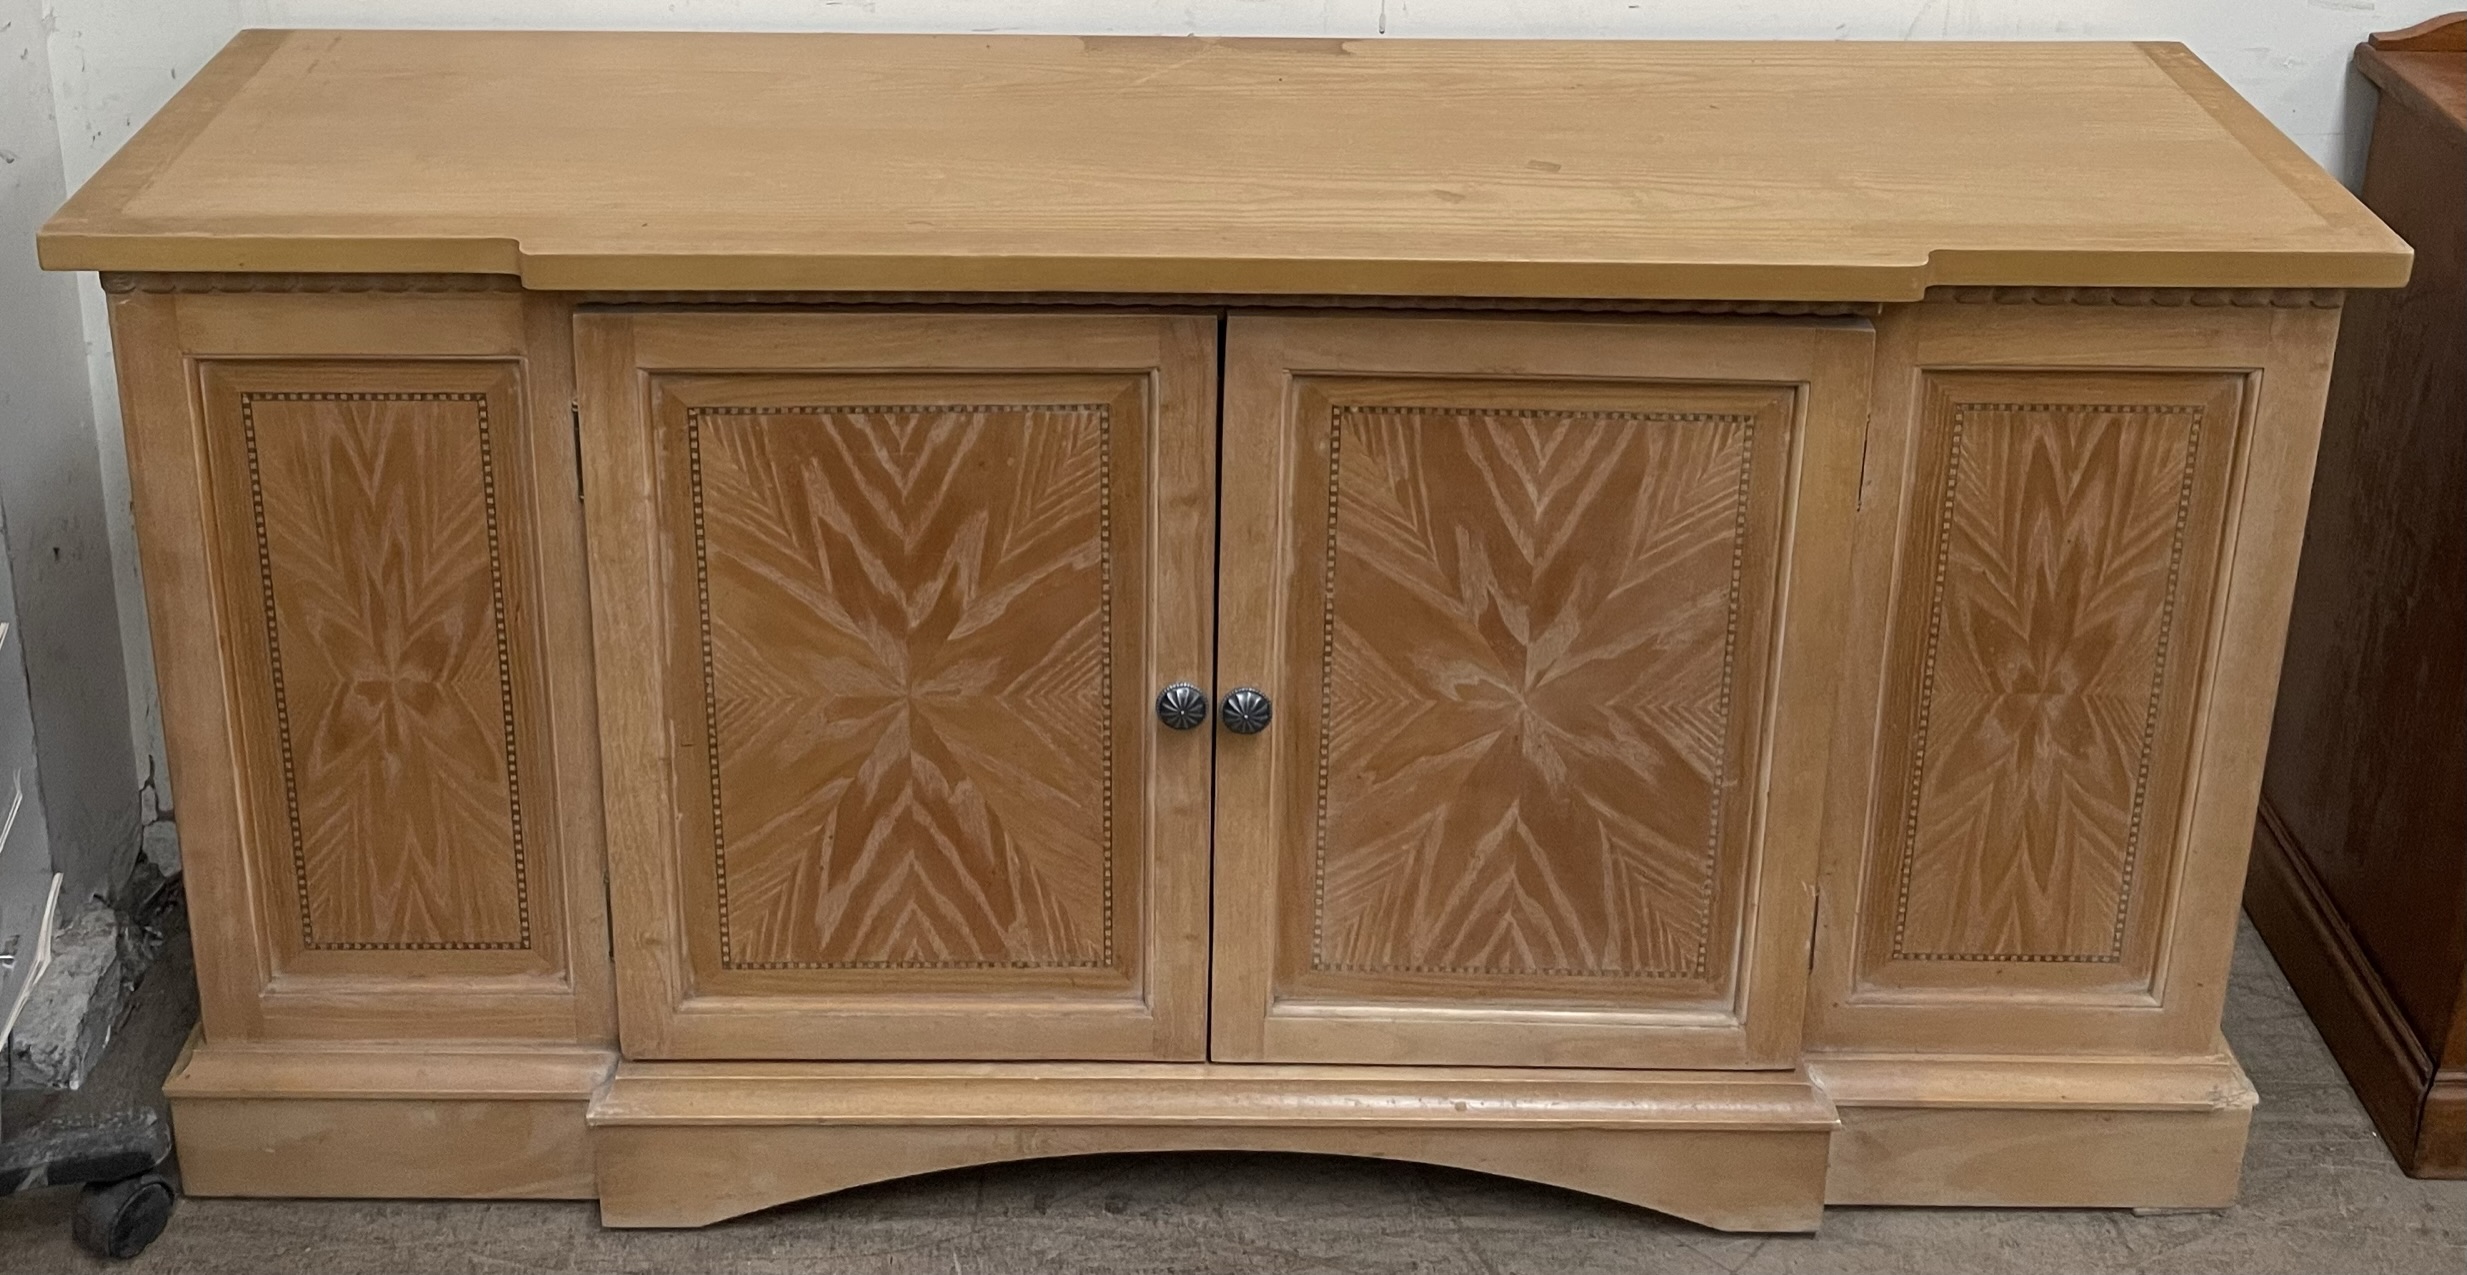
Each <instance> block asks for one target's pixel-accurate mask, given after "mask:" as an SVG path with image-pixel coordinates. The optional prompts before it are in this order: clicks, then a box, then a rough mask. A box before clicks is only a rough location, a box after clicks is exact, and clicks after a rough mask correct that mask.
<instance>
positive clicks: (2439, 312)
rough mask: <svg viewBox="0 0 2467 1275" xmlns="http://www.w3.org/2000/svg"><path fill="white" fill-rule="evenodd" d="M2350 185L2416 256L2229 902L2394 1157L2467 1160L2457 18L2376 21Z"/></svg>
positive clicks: (2350, 395)
mask: <svg viewBox="0 0 2467 1275" xmlns="http://www.w3.org/2000/svg"><path fill="white" fill-rule="evenodd" d="M2356 66H2357V69H2358V70H2360V71H2362V72H2363V73H2364V74H2365V76H2366V77H2367V78H2369V79H2370V80H2372V82H2373V83H2374V84H2375V85H2376V86H2378V88H2379V89H2380V97H2381V103H2380V109H2379V110H2378V111H2377V112H2376V113H2375V115H2374V117H2373V141H2372V148H2371V150H2370V152H2369V153H2368V156H2367V162H2366V167H2365V173H2364V190H2363V195H2364V199H2365V202H2366V204H2367V205H2368V206H2370V207H2372V208H2373V209H2374V210H2376V211H2377V212H2378V213H2379V214H2380V215H2381V216H2383V217H2386V218H2388V219H2389V222H2390V225H2391V226H2392V228H2394V229H2396V230H2398V231H2399V232H2400V233H2402V234H2404V235H2406V236H2407V239H2408V242H2410V243H2411V244H2413V245H2415V247H2416V250H2417V257H2416V272H2415V277H2414V278H2413V279H2411V280H2409V281H2408V285H2407V287H2406V288H2405V289H2404V290H2403V291H2396V292H2373V293H2366V294H2363V295H2361V296H2359V297H2358V298H2357V300H2356V304H2355V305H2354V306H2353V307H2352V309H2351V310H2350V311H2349V312H2348V314H2347V316H2346V320H2347V322H2346V327H2345V330H2344V331H2343V332H2341V334H2340V337H2339V354H2338V358H2337V360H2336V363H2335V372H2334V374H2333V376H2332V378H2331V385H2330V404H2329V412H2328V417H2327V419H2328V426H2327V428H2328V433H2327V434H2325V436H2324V437H2323V440H2322V448H2321V464H2320V466H2319V469H2318V472H2317V476H2316V478H2315V480H2314V484H2313V508H2312V522H2311V527H2310V530H2309V531H2308V532H2307V533H2306V536H2305V544H2304V565H2303V568H2302V570H2301V571H2300V572H2299V573H2298V575H2297V582H2296V603H2297V605H2296V613H2295V614H2296V619H2295V622H2294V623H2293V624H2292V625H2291V627H2290V629H2289V632H2288V638H2287V675H2286V678H2285V680H2284V681H2283V682H2282V683H2281V685H2280V688H2279V713H2278V718H2277V721H2276V724H2275V726H2274V729H2273V732H2272V738H2271V742H2270V764H2269V767H2268V769H2267V771H2266V773H2265V775H2264V782H2263V784H2262V816H2261V821H2260V826H2259V828H2258V829H2257V830H2256V834H2255V839H2254V843H2253V873H2252V878H2251V881H2250V882H2249V883H2248V884H2247V886H2246V888H2245V907H2246V910H2247V911H2249V912H2251V913H2252V916H2253V924H2254V926H2255V927H2256V928H2258V929H2259V930H2260V931H2261V934H2262V937H2263V938H2265V939H2267V940H2269V942H2270V950H2271V951H2272V952H2273V953H2275V954H2276V955H2277V956H2278V960H2279V964H2280V965H2281V966H2282V967H2284V968H2285V969H2286V971H2287V978H2288V981H2289V982H2290V983H2293V984H2294V985H2295V989H2296V993H2297V995H2299V996H2301V997H2302V998H2303V1000H2304V1004H2305V1008H2306V1009H2307V1010H2308V1011H2310V1012H2311V1014H2312V1016H2313V1021H2314V1022H2315V1023H2316V1024H2317V1025H2318V1026H2320V1028H2321V1034H2322V1038H2323V1039H2324V1040H2326V1041H2328V1042H2329V1044H2330V1050H2331V1052H2332V1053H2333V1054H2335V1055H2337V1056H2338V1060H2339V1065H2340V1066H2341V1067H2343V1068H2345V1070H2346V1072H2347V1077H2348V1080H2349V1081H2350V1082H2351V1083H2353V1084H2354V1086H2355V1090H2356V1095H2357V1097H2359V1098H2361V1099H2363V1101H2364V1107H2365V1110H2366V1111H2368V1112H2371V1113H2372V1117H2373V1123H2374V1124H2375V1125H2376V1126H2378V1127H2379V1128H2380V1130H2381V1136H2382V1140H2383V1141H2384V1142H2385V1143H2386V1144H2387V1145H2388V1146H2389V1148H2390V1152H2391V1154H2392V1155H2394V1156H2396V1157H2397V1158H2398V1161H2399V1163H2400V1164H2401V1165H2403V1166H2405V1167H2406V1169H2407V1171H2408V1172H2410V1173H2414V1174H2417V1175H2420V1176H2426V1177H2451V1178H2455V1177H2463V1176H2467V790H2462V788H2461V786H2460V776H2461V775H2462V774H2467V587H2462V580H2467V534H2463V533H2467V522H2463V521H2462V516H2461V515H2462V511H2467V185H2463V184H2462V179H2467V14H2453V15H2451V16H2450V17H2448V18H2446V19H2435V20H2434V21H2431V22H2427V23H2424V24H2423V25H2421V26H2418V27H2415V28H2413V29H2410V30H2407V31H2397V32H2391V33H2388V34H2385V35H2376V36H2374V37H2373V38H2372V40H2371V42H2370V43H2369V44H2368V45H2366V46H2365V47H2363V48H2361V49H2359V50H2357V52H2356Z"/></svg>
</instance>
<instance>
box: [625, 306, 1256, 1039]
mask: <svg viewBox="0 0 2467 1275" xmlns="http://www.w3.org/2000/svg"><path fill="white" fill-rule="evenodd" d="M1214 329H1215V324H1214V322H1213V321H1207V320H1197V319H1189V318H1173V319H1166V318H1134V317H1112V316H1083V315H1044V316H1007V317H1005V316H983V315H979V316H927V315H901V316H894V315H714V314H684V315H657V316H655V315H631V314H603V315H587V316H585V317H584V318H583V320H582V321H581V325H580V328H579V331H580V332H581V334H582V350H583V362H584V366H585V373H584V377H583V379H584V380H585V382H586V389H585V393H584V398H583V404H582V409H583V412H582V419H583V431H584V447H585V453H586V456H587V457H590V458H591V461H592V464H593V465H594V466H595V467H596V468H595V469H594V471H593V472H592V475H591V477H590V488H591V490H592V491H593V492H594V493H595V494H594V495H593V496H592V497H591V498H590V506H591V508H592V511H593V518H594V522H593V527H592V535H593V538H594V542H595V543H594V550H595V552H596V553H598V554H600V555H601V557H600V559H599V560H600V562H601V563H602V565H601V566H600V567H599V568H598V569H596V570H595V573H594V581H595V587H594V601H595V604H597V605H598V606H599V607H600V642H601V653H602V661H601V665H600V672H601V678H602V680H601V704H602V721H603V722H604V723H605V732H606V734H605V736H604V739H605V744H606V748H607V754H606V756H607V764H608V765H609V766H610V768H611V771H612V773H613V774H615V775H617V776H622V778H615V779H612V784H614V785H621V786H622V790H621V791H620V790H619V789H618V788H615V787H612V803H614V804H612V808H611V812H610V825H611V841H610V858H611V864H612V872H613V878H614V879H613V883H612V884H613V891H612V892H613V897H614V898H615V900H616V911H617V916H618V921H619V925H620V928H621V929H626V930H628V931H629V932H631V933H634V934H637V935H640V936H642V939H643V941H642V943H641V945H640V946H639V947H638V948H637V949H636V950H634V951H633V952H631V953H629V952H628V951H626V950H624V949H622V948H621V949H620V952H619V958H618V969H619V977H620V981H621V983H622V984H623V987H622V995H621V997H620V1004H621V1006H622V1007H623V1011H624V1016H625V1031H626V1033H627V1041H628V1045H629V1048H630V1049H631V1050H632V1051H633V1052H634V1053H635V1054H636V1055H637V1056H652V1057H657V1056H685V1057H697V1056H699V1057H916V1056H923V1057H994V1058H1004V1057H1053V1056H1057V1055H1063V1056H1067V1055H1071V1054H1082V1053H1084V1054H1087V1055H1089V1056H1097V1057H1133V1058H1140V1057H1158V1056H1164V1057H1189V1056H1195V1055H1196V1053H1197V1051H1198V1048H1199V1045H1198V1036H1199V1032H1200V1027H1201V1019H1200V1015H1201V1014H1202V1013H1203V1012H1204V1006H1203V1005H1202V1003H1201V997H1202V995H1203V993H1202V991H1201V982H1200V980H1201V978H1202V977H1203V971H1204V970H1205V968H1206V961H1207V951H1206V916H1207V900H1206V897H1205V883H1206V880H1207V871H1208V857H1207V844H1206V838H1205V833H1204V830H1205V827H1206V807H1205V793H1206V791H1207V783H1208V779H1207V762H1208V753H1207V738H1206V735H1205V733H1204V732H1202V733H1199V734H1197V735H1193V734H1191V733H1188V732H1174V731H1167V730H1165V729H1164V728H1163V727H1161V726H1160V725H1158V724H1157V722H1156V719H1155V715H1154V713H1153V711H1152V709H1151V707H1150V701H1151V699H1152V698H1153V697H1154V695H1155V693H1156V690H1157V688H1159V687H1161V686H1162V685H1164V684H1165V683H1166V682H1169V681H1175V680H1189V681H1197V682H1200V683H1203V684H1204V683H1206V682H1207V680H1208V672H1207V666H1206V656H1205V652H1206V649H1207V647H1206V642H1205V640H1204V638H1205V635H1206V633H1207V631H1208V623H1209V615H1208V613H1207V606H1206V599H1207V594H1206V579H1205V571H1206V566H1205V564H1206V563H1207V561H1208V554H1209V546H1210V542H1209V536H1210V534H1211V533H1212V531H1213V518H1212V513H1213V509H1212V506H1213V493H1214V484H1213V481H1212V474H1211V471H1210V469H1209V467H1208V466H1207V464H1206V463H1205V462H1204V460H1203V461H1201V462H1200V463H1197V464H1194V463H1192V462H1193V460H1194V459H1195V457H1199V456H1212V454H1213V448H1212V447H1211V446H1209V443H1210V440H1209V439H1208V437H1207V435H1206V434H1205V432H1204V422H1205V417H1204V415H1203V413H1204V411H1205V405H1206V404H1207V403H1208V402H1209V401H1210V400H1212V399H1213V387H1212V382H1211V380H1210V378H1211V375H1212V373H1213V369H1214V358H1213V354H1212V346H1213V336H1214ZM1203 448H1205V449H1206V450H1205V452H1202V450H1201V449H1203ZM603 586H604V587H603ZM638 626H639V633H640V635H639V636H638V637H637V636H624V635H631V634H634V633H636V631H637V627H638ZM633 803H641V805H642V810H641V812H640V813H634V812H633ZM619 807H624V808H625V809H624V811H623V812H622V813H621V812H620V810H619Z"/></svg>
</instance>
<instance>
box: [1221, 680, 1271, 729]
mask: <svg viewBox="0 0 2467 1275" xmlns="http://www.w3.org/2000/svg"><path fill="white" fill-rule="evenodd" d="M1275 711H1276V706H1275V705H1273V704H1270V703H1269V702H1268V697H1267V696H1266V695H1263V694H1261V693H1260V692H1259V690H1258V688H1256V687H1250V686H1241V687H1236V688H1234V692H1233V694H1231V695H1228V696H1226V697H1225V702H1224V703H1223V704H1221V705H1219V706H1218V708H1217V720H1219V721H1221V722H1223V723H1225V729H1227V730H1229V731H1232V732H1233V733H1234V734H1236V735H1256V734H1258V733H1259V732H1261V731H1263V730H1266V729H1268V718H1269V717H1270V716H1272V715H1274V713H1275Z"/></svg>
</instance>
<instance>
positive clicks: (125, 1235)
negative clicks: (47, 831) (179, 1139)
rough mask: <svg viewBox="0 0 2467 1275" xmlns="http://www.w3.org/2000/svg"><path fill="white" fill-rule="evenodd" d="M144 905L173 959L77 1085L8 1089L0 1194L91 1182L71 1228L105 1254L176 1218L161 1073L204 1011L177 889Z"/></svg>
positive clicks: (132, 1245) (1, 1129) (141, 991)
mask: <svg viewBox="0 0 2467 1275" xmlns="http://www.w3.org/2000/svg"><path fill="white" fill-rule="evenodd" d="M154 894H155V896H156V897H154V898H151V899H149V900H147V902H146V903H145V904H142V905H140V907H139V909H138V911H139V912H140V914H141V915H140V919H139V920H138V921H137V922H136V923H137V924H141V925H144V926H146V927H148V928H149V929H150V930H154V931H156V932H157V933H160V934H162V935H163V936H165V937H166V938H167V939H168V940H169V942H168V945H167V949H166V951H165V953H164V956H165V959H161V960H157V961H155V962H153V963H152V965H151V966H150V967H149V968H148V969H147V970H146V973H145V975H144V977H143V979H142V980H141V981H140V983H139V984H138V986H137V987H136V988H135V989H134V990H133V991H132V992H131V994H130V996H129V998H128V1000H127V1001H126V1004H127V1006H128V1008H127V1010H126V1012H125V1015H124V1016H123V1017H122V1018H121V1020H120V1022H119V1023H118V1024H117V1025H116V1027H115V1029H114V1030H113V1032H112V1035H111V1041H110V1043H109V1044H108V1045H107V1046H106V1047H105V1048H104V1051H103V1056H102V1058H101V1059H100V1060H99V1061H98V1062H96V1064H95V1065H94V1069H93V1070H92V1071H91V1072H89V1073H88V1074H87V1075H86V1078H85V1083H84V1084H83V1085H81V1086H80V1087H78V1088H76V1089H73V1090H39V1091H38V1090H13V1091H10V1092H8V1093H7V1094H6V1095H5V1096H4V1097H0V1108H4V1109H5V1114H4V1115H0V1196H5V1195H12V1194H15V1193H17V1192H20V1191H31V1190H34V1189H36V1188H38V1187H46V1186H78V1187H81V1188H83V1190H82V1192H81V1194H80V1195H79V1197H78V1200H77V1207H76V1209H75V1211H74V1212H73V1213H72V1214H71V1215H70V1220H69V1233H70V1235H71V1236H72V1237H73V1238H75V1239H76V1241H77V1244H78V1246H79V1247H81V1248H83V1249H85V1250H86V1251H87V1252H89V1253H92V1254H94V1255H95V1256H97V1257H102V1258H111V1259H126V1258H131V1257H135V1256H137V1255H138V1254H139V1253H142V1252H144V1251H145V1248H146V1246H147V1245H148V1244H151V1243H153V1242H154V1240H155V1237H157V1236H159V1235H161V1234H162V1233H163V1228H164V1227H165V1226H166V1225H167V1224H169V1222H170V1221H171V1214H172V1210H173V1208H174V1207H176V1206H177V1204H178V1201H179V1193H178V1191H177V1189H176V1188H175V1186H174V1185H173V1182H172V1179H171V1177H170V1176H169V1172H168V1171H169V1167H170V1161H171V1117H170V1113H169V1111H168V1110H167V1108H166V1107H165V1105H164V1102H163V1076H164V1075H165V1074H166V1073H167V1072H168V1071H169V1070H170V1067H171V1059H172V1057H173V1056H174V1054H176V1052H177V1051H178V1049H179V1046H180V1043H181V1041H183V1040H184V1039H185V1038H186V1037H187V1034H188V1029H189V1025H190V1024H191V1023H193V1022H195V1021H196V1013H197V1011H196V1002H195V981H194V975H193V974H192V973H191V972H190V968H189V960H188V948H187V935H186V929H187V926H186V920H185V917H184V916H183V915H182V914H181V912H180V909H179V894H178V891H177V890H176V889H167V888H159V887H158V889H157V890H156V891H155V892H154Z"/></svg>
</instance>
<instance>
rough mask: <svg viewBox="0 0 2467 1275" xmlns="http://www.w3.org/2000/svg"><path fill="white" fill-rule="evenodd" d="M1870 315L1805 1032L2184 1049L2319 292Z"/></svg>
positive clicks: (2039, 1047)
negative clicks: (1868, 422)
mask: <svg viewBox="0 0 2467 1275" xmlns="http://www.w3.org/2000/svg"><path fill="white" fill-rule="evenodd" d="M2280 300H2281V301H2283V302H2285V304H2277V305H2273V304H2268V303H2267V302H2266V301H2264V302H2263V303H2257V304H2246V305H2224V304H2222V305H2217V306H2155V305H2135V304H2114V303H2108V302H2107V301H2106V300H2105V299H2104V298H2103V297H2102V299H2101V300H2100V301H2099V302H2098V303H2091V304H2080V303H2072V302H2070V301H2068V300H2066V299H2065V294H2062V293H2056V294H2052V295H2051V297H2050V298H2049V299H2048V300H2046V301H2044V302H2042V303H2040V304H2016V303H2012V302H2011V301H2009V300H2007V301H1998V300H1993V299H1988V298H1985V297H1982V298H1980V299H1978V300H1975V301H1967V300H1966V301H1952V300H1937V301H1931V302H1928V303H1924V304H1920V305H1913V306H1905V307H1899V308H1897V309H1895V310H1892V311H1889V312H1888V313H1887V315H1886V317H1885V321H1884V322H1883V324H1882V325H1881V327H1880V337H1881V340H1880V356H1879V360H1878V371H1877V390H1876V404H1877V407H1876V416H1875V423H1874V431H1873V433H1872V435H1871V443H1870V452H1869V459H1868V472H1867V481H1866V491H1865V500H1864V508H1863V510H1862V513H1861V522H1860V528H1859V538H1858V549H1857V555H1858V558H1857V563H1856V566H1855V568H1854V571H1855V584H1854V593H1855V596H1856V597H1857V599H1858V604H1857V605H1858V610H1857V612H1856V614H1855V616H1854V618H1853V622H1852V624H1851V625H1850V627H1849V628H1848V630H1847V632H1846V635H1845V636H1846V642H1845V644H1844V647H1843V650H1844V659H1845V664H1844V672H1843V675H1842V679H1841V684H1842V695H1843V701H1842V714H1841V717H1840V723H1841V725H1840V728H1839V729H1840V734H1839V736H1838V738H1837V740H1836V743H1835V756H1836V757H1837V758H1839V759H1846V760H1845V762H1844V764H1841V765H1838V766H1837V768H1836V771H1835V774H1834V776H1833V786H1832V798H1831V800H1830V802H1829V804H1828V819H1827V836H1828V837H1829V839H1830V841H1829V846H1830V848H1829V850H1828V852H1827V863H1826V869H1825V886H1824V894H1825V903H1824V910H1823V921H1822V924H1821V927H1820V932H1819V936H1818V962H1817V979H1818V988H1819V992H1818V995H1817V997H1816V998H1815V1004H1814V1006H1813V1017H1812V1019H1811V1033H1810V1034H1811V1040H1810V1045H1811V1048H1815V1049H1824V1048H1848V1049H1865V1050H1902V1051H1908V1050H1923V1051H1924V1050H1946V1051H1954V1052H1969V1053H1981V1054H2004V1053H2011V1054H2033V1053H2045V1054H2074V1053H2140V1054H2160V1055H2169V1054H2173V1055H2206V1054H2210V1053H2214V1052H2216V1050H2217V1048H2218V1046H2217V1026H2218V1014H2219V1006H2220V996H2221V994H2222V991H2223V988H2224V986H2225V982H2226V973H2227V960H2228V954H2229V950H2230V946H2231V940H2232V937H2233V930H2234V925H2235V909H2236V897H2237V891H2238V887H2239V884H2240V882H2241V880H2242V874H2243V870H2244V862H2245V853H2246V846H2247V844H2248V842H2249V839H2250V836H2251V830H2252V818H2253V803H2254V800H2255V795H2256V790H2257V786H2258V784H2259V780H2260V763H2261V755H2262V748H2263V744H2264V742H2265V732H2266V730H2267V727H2268V721H2269V705H2270V699H2271V693H2272V689H2273V687H2274V685H2275V683H2276V678H2277V671H2278V661H2279V650H2280V638H2281V635H2282V634H2283V633H2284V632H2285V625H2286V618H2287V606H2288V593H2289V587H2290V585H2291V583H2292V569H2293V565H2294V558H2295V550H2296V547H2297V543H2298V539H2299V537H2300V536H2301V533H2302V527H2303V512H2304V498H2305V485H2306V482H2307V481H2308V480H2309V478H2310V476H2311V465H2312V456H2313V446H2314V442H2315V440H2316V438H2317V437H2318V434H2319V429H2320V423H2319V422H2320V408H2321V396H2322V392H2323V383H2324V379H2325V372H2326V363H2327V359H2328V355H2329V345H2330V341H2331V338H2332V335H2333V334H2334V332H2335V329H2336V324H2337V317H2338V316H2337V311H2336V310H2335V309H2334V308H2325V307H2321V306H2318V305H2315V304H2314V303H2313V302H2314V300H2315V299H2314V298H2312V297H2310V296H2309V295H2296V296H2291V297H2282V298H2280Z"/></svg>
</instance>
